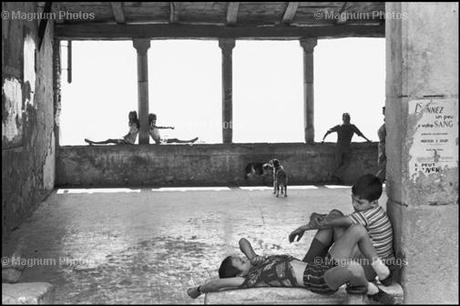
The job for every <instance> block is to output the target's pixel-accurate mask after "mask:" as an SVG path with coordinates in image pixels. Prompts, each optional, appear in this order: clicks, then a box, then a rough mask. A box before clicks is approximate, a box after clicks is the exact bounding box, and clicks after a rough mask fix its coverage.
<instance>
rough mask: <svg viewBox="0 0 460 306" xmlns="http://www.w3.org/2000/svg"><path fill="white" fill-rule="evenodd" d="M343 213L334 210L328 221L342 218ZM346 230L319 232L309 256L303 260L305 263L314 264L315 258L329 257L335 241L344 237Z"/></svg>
mask: <svg viewBox="0 0 460 306" xmlns="http://www.w3.org/2000/svg"><path fill="white" fill-rule="evenodd" d="M342 216H343V213H342V212H341V211H340V210H338V209H333V210H331V211H330V212H329V214H328V215H327V216H326V219H328V220H329V219H333V218H337V217H342ZM344 231H345V230H344V229H343V228H330V229H322V230H318V231H317V232H316V234H315V237H314V238H313V240H312V242H311V244H310V248H309V249H308V251H307V254H306V255H305V257H304V258H303V260H302V261H304V262H310V263H311V262H313V261H314V260H315V257H320V258H324V257H325V256H326V255H327V252H328V250H329V248H330V247H331V246H332V244H333V243H334V241H335V240H337V239H338V238H339V237H340V236H342V234H343V232H344Z"/></svg>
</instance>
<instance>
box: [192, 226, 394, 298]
mask: <svg viewBox="0 0 460 306" xmlns="http://www.w3.org/2000/svg"><path fill="white" fill-rule="evenodd" d="M365 233H366V230H365V229H364V228H363V227H362V226H361V225H355V226H352V227H350V228H349V229H348V230H347V231H346V233H344V236H343V237H342V238H341V239H340V240H339V241H341V242H340V243H338V244H337V245H336V246H334V247H332V248H331V250H330V253H329V254H328V257H327V258H326V259H325V260H324V261H322V262H316V263H306V262H302V261H300V260H298V259H296V258H294V257H292V256H289V255H272V256H266V257H261V256H258V255H257V254H256V253H255V252H254V250H253V249H252V246H251V244H250V243H249V241H247V240H246V239H244V238H242V239H240V241H239V245H240V250H241V251H242V252H243V253H244V254H245V255H246V257H247V258H241V257H238V256H228V257H227V258H225V259H224V260H223V261H222V264H221V266H220V268H219V279H215V280H210V281H207V282H206V283H204V284H202V285H200V286H198V287H193V288H189V289H188V290H187V294H188V295H189V296H190V297H192V298H197V297H198V296H200V295H201V294H202V293H207V292H215V291H220V290H228V289H243V288H254V287H300V288H305V289H308V290H310V291H312V292H315V293H320V294H331V293H334V292H335V291H337V290H338V288H339V287H340V286H341V285H343V284H345V283H347V284H348V285H349V286H348V287H347V291H348V292H349V293H355V294H367V295H369V297H370V298H371V299H372V300H375V301H379V302H384V303H386V304H394V299H393V298H392V297H391V296H390V295H388V294H387V293H385V292H384V291H382V290H380V289H379V288H378V287H377V286H376V285H375V284H373V283H370V282H368V281H367V279H366V277H365V275H364V271H363V269H362V267H361V266H360V265H359V264H357V263H355V262H353V261H350V260H348V259H349V256H350V255H351V254H352V252H353V248H354V247H356V246H359V249H360V250H361V251H362V252H363V254H366V256H367V257H369V258H375V257H377V254H376V253H375V250H374V248H373V247H372V243H371V241H370V240H369V237H368V236H367V235H366V234H365Z"/></svg>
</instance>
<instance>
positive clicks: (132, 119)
mask: <svg viewBox="0 0 460 306" xmlns="http://www.w3.org/2000/svg"><path fill="white" fill-rule="evenodd" d="M128 117H129V132H128V134H126V135H125V136H124V137H123V138H122V139H112V138H109V139H107V140H104V141H92V140H89V139H87V138H85V142H87V143H88V144H89V145H90V146H92V145H93V144H110V143H113V144H134V143H135V142H136V138H137V134H138V133H139V119H138V118H137V112H136V111H132V112H129V115H128Z"/></svg>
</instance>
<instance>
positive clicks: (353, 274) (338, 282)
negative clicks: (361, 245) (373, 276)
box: [324, 262, 369, 294]
mask: <svg viewBox="0 0 460 306" xmlns="http://www.w3.org/2000/svg"><path fill="white" fill-rule="evenodd" d="M324 280H325V281H326V284H327V285H328V286H329V287H330V288H331V289H333V290H337V289H339V287H340V286H342V285H343V284H347V283H348V284H349V286H351V287H354V288H361V290H362V292H360V293H363V294H364V293H367V292H368V287H369V282H368V280H367V279H366V276H365V274H364V270H363V268H362V267H361V266H360V265H359V264H358V263H355V262H349V263H348V264H346V265H339V266H336V267H333V268H331V269H329V270H327V271H326V273H324Z"/></svg>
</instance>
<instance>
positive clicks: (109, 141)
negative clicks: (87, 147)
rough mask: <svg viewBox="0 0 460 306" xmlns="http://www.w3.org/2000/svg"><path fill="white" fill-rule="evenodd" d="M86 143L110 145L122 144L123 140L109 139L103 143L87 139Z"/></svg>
mask: <svg viewBox="0 0 460 306" xmlns="http://www.w3.org/2000/svg"><path fill="white" fill-rule="evenodd" d="M85 142H87V143H89V144H109V143H114V144H120V143H122V140H121V139H107V140H103V141H92V140H89V139H86V138H85Z"/></svg>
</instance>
